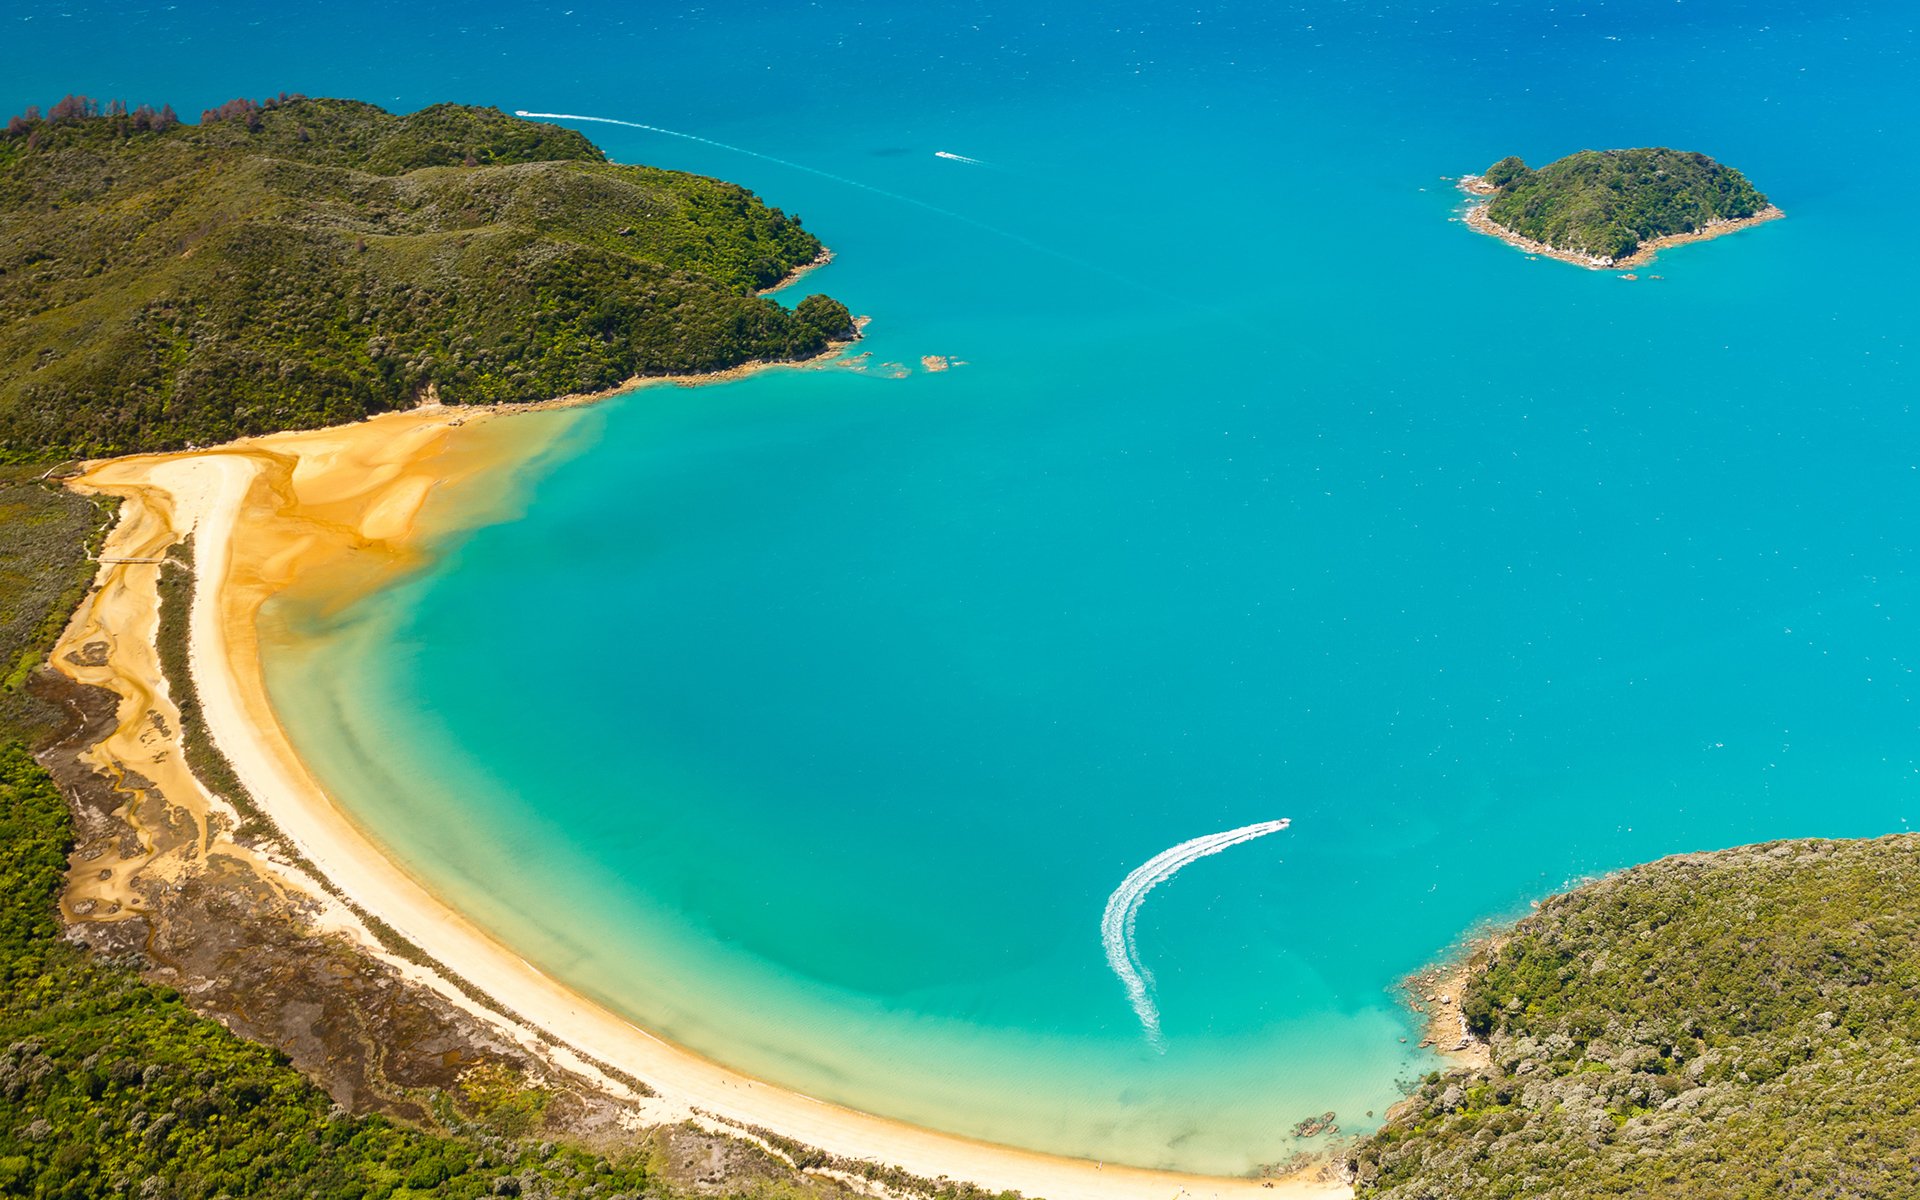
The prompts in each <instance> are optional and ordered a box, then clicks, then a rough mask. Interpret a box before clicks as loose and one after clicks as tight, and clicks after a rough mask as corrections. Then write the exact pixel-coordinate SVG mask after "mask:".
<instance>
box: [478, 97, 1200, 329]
mask: <svg viewBox="0 0 1920 1200" xmlns="http://www.w3.org/2000/svg"><path fill="white" fill-rule="evenodd" d="M513 115H514V116H516V117H526V118H530V119H538V120H543V121H592V122H595V123H597V124H600V125H624V126H626V127H627V128H628V129H644V130H646V131H647V132H648V133H658V134H663V135H665V136H667V137H673V138H680V139H681V140H683V141H688V142H698V143H699V144H700V145H702V146H712V147H713V148H714V149H716V150H726V151H729V152H731V153H733V154H744V155H746V156H747V157H748V158H757V159H760V160H761V161H762V162H770V163H773V164H774V165H776V166H781V167H786V168H788V169H790V170H794V171H804V172H805V173H807V174H808V175H817V176H819V177H820V178H822V179H830V180H832V181H833V182H835V183H838V184H841V185H843V186H845V187H850V188H858V189H860V190H861V191H863V192H872V193H873V194H874V195H876V196H885V197H886V198H887V199H889V200H896V201H898V202H900V203H901V204H911V205H913V206H914V207H915V208H922V209H925V210H926V211H928V212H930V213H934V214H937V215H939V216H942V217H946V218H947V219H948V220H950V221H958V222H960V223H961V224H963V225H971V226H972V227H973V228H975V229H978V230H980V231H982V232H984V233H990V234H993V235H994V236H995V237H1001V238H1005V239H1007V240H1008V241H1010V242H1014V243H1017V244H1019V245H1021V246H1025V247H1026V248H1027V249H1029V250H1033V251H1037V252H1038V253H1041V254H1044V255H1046V256H1047V257H1049V258H1055V259H1058V260H1060V261H1061V262H1064V263H1067V264H1069V265H1071V266H1075V267H1078V268H1079V269H1081V270H1083V271H1089V272H1091V273H1093V274H1095V275H1102V276H1105V277H1106V278H1108V279H1111V280H1113V281H1114V282H1115V283H1121V284H1125V285H1126V286H1128V287H1133V288H1139V289H1141V290H1142V291H1147V292H1152V293H1154V294H1155V295H1161V296H1168V295H1169V294H1168V293H1167V292H1165V291H1163V290H1162V289H1160V288H1157V287H1153V286H1151V285H1149V284H1145V283H1141V282H1140V281H1139V280H1137V279H1129V278H1128V277H1127V276H1125V275H1122V274H1120V273H1118V272H1116V271H1112V270H1109V269H1108V268H1106V267H1103V266H1101V265H1099V264H1098V263H1091V262H1088V261H1086V260H1085V259H1081V258H1075V257H1074V256H1073V255H1071V254H1065V253H1062V252H1061V251H1059V250H1055V249H1054V248H1053V247H1051V246H1045V245H1042V244H1041V243H1039V242H1036V241H1034V240H1033V239H1032V238H1028V237H1023V236H1021V235H1020V234H1017V233H1012V232H1009V231H1007V230H1005V229H1001V228H999V227H998V226H995V225H989V224H987V223H986V222H985V221H981V220H978V219H976V218H974V217H969V216H968V215H966V214H965V213H958V212H954V211H953V210H952V209H950V208H941V207H940V206H939V205H937V204H929V203H927V202H926V201H925V200H920V199H916V198H914V197H912V196H904V195H901V194H900V193H899V192H890V191H888V190H887V189H886V188H882V187H875V186H874V185H872V184H870V183H862V182H861V181H860V180H858V179H848V178H847V177H846V176H845V175H835V174H834V173H833V172H831V171H822V170H821V169H820V168H819V167H810V166H808V165H807V164H805V163H798V162H793V161H792V160H790V159H785V158H776V157H774V156H773V155H771V154H762V153H761V152H760V151H758V150H749V149H747V148H746V147H745V146H734V145H729V144H728V143H726V142H720V141H715V140H714V139H712V138H709V137H701V136H700V135H699V134H697V133H682V132H681V131H680V130H678V129H668V128H667V127H666V126H664V125H648V124H646V123H645V122H643V121H623V120H620V119H619V118H617V117H590V116H586V115H584V114H581V113H550V112H529V111H527V110H526V109H524V108H520V109H515V110H514V113H513ZM934 153H935V154H936V155H937V156H939V157H942V158H950V159H953V160H955V161H958V162H967V163H974V164H976V165H984V164H981V163H980V161H979V160H978V159H972V158H966V157H965V156H963V155H959V154H948V153H947V152H946V151H940V150H937V151H935V152H934ZM1169 298H1171V299H1175V300H1179V301H1180V303H1182V304H1191V303H1192V302H1191V301H1188V300H1184V299H1181V298H1180V297H1177V296H1170V297H1169Z"/></svg>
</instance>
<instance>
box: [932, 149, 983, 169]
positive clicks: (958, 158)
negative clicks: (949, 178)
mask: <svg viewBox="0 0 1920 1200" xmlns="http://www.w3.org/2000/svg"><path fill="white" fill-rule="evenodd" d="M933 156H934V157H935V158H945V159H951V160H952V161H954V162H963V163H969V164H971V165H973V166H976V167H983V166H985V165H986V164H985V163H983V162H981V161H980V160H979V159H977V158H968V157H967V156H966V155H964V154H955V153H953V152H952V151H951V150H935V151H934V152H933Z"/></svg>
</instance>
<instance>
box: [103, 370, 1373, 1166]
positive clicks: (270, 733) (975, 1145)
mask: <svg viewBox="0 0 1920 1200" xmlns="http://www.w3.org/2000/svg"><path fill="white" fill-rule="evenodd" d="M818 361H819V360H816V362H815V363H813V364H798V365H799V366H802V367H804V366H808V365H818ZM758 369H762V368H760V367H758V366H749V367H746V368H738V369H735V370H734V371H730V372H722V373H719V374H717V375H714V376H704V377H693V376H688V377H679V378H669V379H665V380H649V381H643V382H647V383H652V382H672V383H679V384H682V385H683V386H684V385H689V384H692V383H696V382H705V381H710V380H712V379H716V378H736V377H739V376H741V375H743V374H747V373H751V372H752V371H754V370H758ZM616 390H618V391H625V390H628V389H627V388H625V387H623V388H621V389H616ZM607 394H609V393H597V394H593V395H576V396H567V397H559V398H556V399H554V400H551V401H543V402H539V403H536V404H529V405H520V406H513V407H511V408H506V407H502V408H486V409H480V408H472V409H467V408H447V407H442V406H438V405H429V406H426V407H423V408H419V409H413V410H408V411H404V412H395V413H388V414H382V415H381V416H377V417H373V418H370V419H368V420H366V421H363V422H359V423H357V424H354V425H347V426H336V427H331V428H327V429H318V430H307V431H298V432H288V433H280V434H273V435H268V436H264V437H259V438H252V439H244V440H242V441H239V442H234V443H230V444H228V445H225V446H220V447H214V448H209V449H205V450H195V451H186V452H181V453H175V454H156V455H135V456H129V457H127V458H121V459H113V460H107V461H104V462H95V463H89V464H88V465H87V469H86V471H85V472H84V473H83V474H82V475H81V476H80V477H79V478H78V479H77V480H75V481H74V483H75V484H76V485H77V486H78V487H79V488H81V489H82V490H88V491H101V492H108V493H112V494H117V495H120V496H122V497H123V499H124V500H125V504H124V505H123V512H122V516H121V519H120V522H119V524H117V525H116V527H115V531H114V535H113V536H114V539H115V546H116V549H118V548H121V547H125V546H128V545H141V546H146V547H149V548H150V547H151V546H152V545H153V544H155V543H157V542H158V543H164V542H166V541H168V540H169V539H171V540H177V539H178V538H180V537H183V536H185V535H187V534H189V533H191V534H193V535H194V557H195V561H196V563H197V575H198V579H199V583H200V584H201V585H202V586H196V587H195V588H194V593H193V601H192V605H191V610H190V613H191V615H190V636H189V657H190V660H191V671H192V674H193V677H194V682H195V685H196V688H197V690H198V693H199V697H200V702H201V707H202V710H203V712H204V714H205V722H206V726H207V731H208V733H209V734H210V735H211V737H212V739H213V741H214V742H215V744H216V745H217V746H218V747H219V748H220V750H221V751H222V752H223V753H224V755H225V756H226V757H227V759H228V760H229V761H230V762H231V763H232V765H233V768H234V771H235V773H236V774H237V775H238V777H239V779H240V780H241V782H242V783H243V784H244V785H245V787H246V789H247V791H248V792H250V793H251V795H252V797H253V800H254V802H255V803H256V804H257V805H258V807H259V808H260V809H261V810H262V811H263V812H264V813H265V814H266V815H267V816H268V818H269V819H271V820H272V821H273V822H274V824H275V825H276V826H277V827H278V830H279V833H280V836H281V837H282V839H283V840H284V841H286V842H287V843H289V844H290V845H291V846H292V847H294V848H296V849H297V850H298V852H299V853H300V855H301V856H303V857H304V858H305V860H306V862H307V863H308V864H310V865H311V868H312V869H313V871H314V872H316V873H317V874H318V875H320V876H322V877H324V879H325V880H326V881H328V882H330V884H331V885H332V887H334V888H337V889H338V890H339V892H340V894H341V895H342V896H344V897H345V898H347V899H348V900H350V901H351V902H352V903H353V904H355V905H357V906H359V908H361V909H362V910H364V912H365V913H366V914H368V915H370V916H371V917H372V918H373V919H375V920H377V921H379V922H381V923H383V924H385V925H387V926H389V927H391V928H392V929H393V930H394V931H396V932H397V933H398V934H399V936H401V937H403V938H405V939H406V940H408V941H409V942H411V943H413V945H415V946H417V947H419V948H420V950H421V951H422V952H423V953H424V954H425V955H426V956H427V957H428V958H429V959H431V960H432V962H433V963H435V964H437V965H439V967H440V968H441V972H440V973H441V974H442V976H443V978H444V979H445V980H446V981H447V982H449V983H450V984H451V986H455V987H458V986H459V985H460V984H461V983H464V984H465V985H467V986H468V987H471V988H474V989H477V990H478V991H479V992H481V993H483V994H484V995H485V996H486V997H488V998H489V999H490V1000H492V1001H493V1002H494V1005H495V1006H497V1008H498V1009H499V1010H502V1011H503V1012H504V1013H505V1014H511V1017H510V1018H508V1019H511V1020H512V1021H513V1022H514V1023H516V1024H518V1025H520V1026H521V1027H523V1028H524V1029H525V1030H526V1031H527V1032H528V1033H529V1034H530V1035H531V1036H532V1037H534V1038H537V1039H539V1040H549V1039H550V1040H552V1041H556V1042H558V1043H559V1044H560V1046H561V1047H563V1048H564V1049H565V1050H567V1051H568V1052H570V1053H573V1054H577V1055H579V1056H582V1057H584V1058H586V1059H587V1060H588V1061H590V1062H597V1063H601V1064H606V1065H608V1066H610V1067H612V1068H614V1069H615V1070H617V1071H618V1072H624V1073H626V1074H628V1075H631V1076H633V1077H636V1078H637V1079H639V1080H642V1081H644V1083H645V1084H646V1085H647V1086H648V1087H650V1088H652V1089H653V1090H655V1091H656V1092H657V1093H658V1094H659V1095H658V1097H657V1099H656V1101H653V1102H650V1104H649V1107H650V1108H653V1109H655V1111H656V1113H657V1115H659V1116H660V1117H661V1118H662V1119H663V1120H686V1119H697V1118H700V1117H710V1118H713V1119H717V1120H718V1121H719V1122H720V1123H721V1124H722V1125H724V1126H726V1127H728V1128H729V1129H731V1130H732V1131H733V1132H735V1133H737V1134H738V1135H740V1136H743V1137H748V1138H750V1139H755V1140H764V1139H765V1137H766V1136H767V1135H768V1134H771V1135H774V1136H777V1137H780V1138H789V1139H792V1140H794V1141H797V1142H801V1143H805V1144H806V1145H808V1146H812V1147H817V1148H819V1149H821V1150H825V1151H827V1152H829V1153H832V1154H835V1155H838V1156H841V1157H843V1158H846V1159H854V1160H869V1161H872V1162H874V1163H877V1164H882V1165H884V1166H885V1167H889V1168H897V1169H899V1170H903V1171H906V1172H911V1173H912V1174H915V1175H919V1176H922V1177H924V1178H938V1177H942V1176H945V1177H949V1178H952V1179H960V1180H966V1181H969V1182H972V1183H975V1184H977V1185H980V1186H984V1187H988V1188H992V1189H995V1190H1000V1189H1016V1190H1019V1191H1022V1192H1025V1193H1027V1194H1029V1195H1034V1196H1046V1197H1048V1198H1049V1200H1079V1198H1082V1197H1084V1198H1086V1200H1093V1198H1095V1197H1140V1198H1141V1200H1149V1198H1152V1200H1164V1197H1166V1196H1169V1195H1173V1194H1176V1193H1178V1192H1185V1193H1186V1194H1188V1195H1190V1196H1194V1197H1202V1196H1216V1197H1217V1196H1239V1195H1251V1194H1253V1193H1254V1192H1255V1191H1256V1190H1258V1191H1259V1192H1261V1193H1263V1194H1266V1195H1270V1196H1278V1197H1299V1198H1307V1197H1344V1196H1348V1195H1350V1194H1351V1193H1350V1191H1349V1189H1348V1188H1347V1187H1346V1186H1345V1185H1344V1184H1340V1183H1336V1182H1334V1181H1332V1180H1330V1179H1329V1180H1322V1179H1309V1178H1301V1177H1293V1178H1288V1179H1281V1180H1260V1179H1252V1178H1226V1177H1209V1176H1196V1175H1183V1174H1178V1173H1172V1172H1162V1171H1154V1170H1146V1169H1139V1168H1126V1167H1118V1166H1105V1165H1100V1164H1095V1163H1092V1162H1087V1161H1082V1160H1076V1159H1068V1158H1060V1157H1055V1156H1049V1155H1046V1154H1041V1153H1037V1152H1032V1151H1025V1150H1018V1149H1014V1148H1010V1147H1002V1146H996V1145H990V1144H987V1143H981V1142H976V1141H972V1140H969V1139H966V1138H963V1137H958V1136H954V1135H948V1134H941V1133H936V1132H933V1131H930V1130H925V1129H920V1128H917V1127H914V1126H910V1125H906V1124H903V1123H900V1122H895V1121H890V1120H887V1119H885V1118H881V1117H876V1116H872V1115H868V1114H864V1113H859V1112H855V1111H853V1110H850V1109H846V1108H842V1107H840V1106H837V1105H833V1104H829V1103H826V1102H823V1101H819V1100H815V1099H813V1098H811V1097H808V1096H805V1095H803V1094H800V1093H797V1092H790V1091H786V1090H783V1089H780V1088H777V1087H774V1086H772V1085H769V1084H766V1083H764V1082H761V1081H759V1080H755V1079H751V1078H749V1077H747V1076H744V1075H741V1074H739V1073H736V1072H733V1071H730V1070H728V1069H726V1068H724V1067H721V1066H719V1065H718V1064H715V1063H712V1062H710V1061H708V1060H706V1059H704V1058H701V1057H700V1056H698V1055H695V1054H693V1053H692V1052H690V1051H686V1050H684V1049H681V1048H679V1047H676V1046H673V1045H671V1044H669V1043H667V1042H665V1041H664V1040H662V1039H660V1038H658V1037H656V1036H655V1035H653V1034H651V1033H648V1032H647V1031H645V1030H644V1029H641V1028H639V1027H638V1026H635V1025H633V1024H632V1023H631V1022H628V1021H627V1020H625V1019H624V1018H622V1017H619V1016H618V1015H617V1014H614V1013H612V1012H610V1011H608V1010H605V1009H603V1008H600V1007H599V1006H598V1005H595V1004H593V1003H592V1002H590V1001H587V1000H585V999H584V998H582V997H580V996H577V995H575V994H574V993H572V992H570V991H568V990H567V989H566V988H565V987H564V986H563V985H561V984H559V983H557V982H556V981H554V980H552V979H551V978H549V977H547V976H545V975H544V974H542V973H540V972H539V971H537V970H535V969H534V968H533V967H531V966H530V965H529V964H527V963H526V962H524V961H523V960H522V959H520V958H519V957H518V956H517V955H515V954H514V953H513V952H512V951H511V950H510V949H509V948H507V947H506V946H504V945H502V944H500V943H498V942H496V941H495V940H493V938H492V937H491V936H490V935H489V934H488V933H487V932H486V931H484V930H483V929H481V928H479V927H478V926H476V925H474V924H473V923H472V922H470V921H469V920H467V918H465V917H464V916H463V915H461V914H460V913H458V912H457V911H455V910H454V909H452V908H451V907H449V906H448V905H446V904H445V903H443V902H442V901H441V900H440V899H439V898H438V897H437V896H435V895H433V894H432V893H431V892H430V891H428V890H427V889H425V888H424V887H422V886H421V885H420V884H419V883H418V882H417V881H416V880H415V879H413V878H412V877H411V876H410V875H408V874H407V873H406V872H405V871H404V869H402V868H401V867H399V866H398V865H397V864H395V863H393V862H392V861H390V860H388V859H387V858H386V857H385V856H384V855H383V854H382V853H381V852H380V851H379V850H378V849H377V848H376V847H375V846H374V844H373V843H372V842H371V841H370V840H369V839H368V838H367V837H366V836H365V835H364V834H363V833H361V832H360V830H359V829H358V827H357V826H355V825H354V824H353V822H352V820H351V819H350V818H349V817H348V816H347V815H346V814H345V813H344V812H343V811H341V810H340V809H339V808H338V807H337V806H336V805H335V804H334V803H333V801H332V800H331V798H329V797H328V796H327V794H326V793H325V791H324V789H322V788H321V786H320V785H319V784H318V782H317V781H316V780H315V779H314V778H313V776H312V775H311V773H310V772H309V771H308V769H307V767H306V765H305V763H304V762H303V761H302V760H301V759H300V757H299V755H298V753H297V751H296V750H295V748H294V747H293V745H292V743H291V741H290V740H289V739H288V738H287V736H286V734H285V732H284V730H283V729H282V728H281V727H280V725H279V722H278V720H277V718H276V716H275V714H274V713H273V710H272V708H271V705H270V703H269V701H268V697H267V692H266V687H265V680H264V676H263V673H262V670H261V663H260V657H259V640H258V638H259V635H258V630H257V627H256V619H257V617H258V613H259V610H260V607H261V605H263V604H264V603H265V602H266V600H268V599H269V598H270V597H272V596H273V595H275V594H277V593H278V592H279V591H281V590H283V589H284V588H286V587H288V586H290V585H291V584H292V583H293V582H294V581H295V580H296V579H298V578H300V577H302V576H307V575H309V574H310V573H312V572H314V571H316V570H328V569H343V568H350V569H353V570H355V571H374V572H382V573H384V572H386V571H390V570H393V569H397V568H401V567H404V565H405V564H406V563H407V562H408V561H410V560H411V558H412V555H413V554H414V553H415V552H414V551H412V550H411V549H410V543H411V541H412V539H413V538H414V537H416V535H417V534H418V532H419V531H418V529H417V520H418V517H419V513H420V510H421V508H422V507H423V506H424V504H425V502H426V500H427V498H428V496H429V495H430V494H431V492H432V491H433V490H434V489H435V488H437V487H438V486H439V485H440V484H442V483H447V482H451V481H453V480H455V479H461V478H467V477H469V476H470V475H472V474H474V473H477V472H481V471H485V470H488V469H497V468H498V467H499V466H501V465H503V464H502V462H500V461H488V460H487V459H486V458H485V456H484V455H475V454H463V453H462V450H463V449H465V447H464V446H462V444H461V443H462V442H463V440H464V439H463V438H462V435H460V434H459V433H458V430H459V429H460V428H462V427H464V426H468V425H472V424H477V423H479V422H481V421H485V420H490V419H493V418H495V417H498V416H506V415H510V414H512V413H514V412H521V411H538V410H543V409H550V408H560V407H569V406H572V405H578V404H583V403H587V402H590V401H592V400H594V399H598V398H600V397H602V396H604V395H607ZM534 441H535V443H536V444H534V445H533V446H532V447H531V448H525V447H515V448H512V449H511V450H509V451H507V458H508V460H511V461H518V460H519V458H520V456H521V455H522V454H527V453H538V452H539V451H541V450H543V449H544V448H545V446H546V443H543V442H540V441H539V439H534ZM497 457H498V456H496V458H497ZM120 557H122V556H120V555H104V554H103V556H102V558H103V560H107V559H117V558H120ZM129 572H145V573H148V574H150V575H152V576H154V577H157V575H158V573H159V568H158V567H157V566H154V565H152V564H150V563H128V562H123V561H103V562H102V564H101V571H100V576H99V584H100V588H101V591H102V592H103V593H104V592H106V591H108V590H110V589H115V590H117V591H118V592H120V593H122V594H123V599H124V598H125V597H126V596H130V595H131V592H130V589H129V588H128V587H127V584H128V583H129V582H130V577H129V576H128V573H129ZM125 604H126V607H127V609H128V611H127V613H126V614H125V615H126V617H127V619H128V620H129V621H130V622H132V623H133V624H132V627H130V628H129V630H128V632H129V633H137V632H138V628H139V625H140V623H141V622H144V621H146V620H147V619H148V617H147V615H146V614H142V613H140V612H139V611H138V610H139V607H140V605H139V602H138V597H137V596H132V598H131V599H125ZM132 669H133V670H134V671H136V672H145V673H150V674H151V675H152V677H151V678H147V679H143V680H140V681H138V682H139V683H141V684H142V685H144V686H146V687H148V688H150V689H154V690H157V689H162V688H165V687H166V682H165V679H164V677H163V676H161V675H160V673H159V672H158V670H157V663H149V662H148V661H147V660H144V659H142V660H140V661H138V662H137V663H134V664H132ZM260 865H261V867H262V869H273V867H274V866H277V865H278V864H269V863H267V862H266V861H265V859H264V857H262V858H261V861H260ZM276 873H277V874H278V875H279V876H280V877H281V880H282V881H283V882H289V883H292V884H294V885H295V886H307V885H306V884H304V883H302V881H301V880H300V879H299V877H298V876H297V874H295V873H293V872H290V871H287V870H280V871H278V872H276ZM362 936H363V937H364V936H365V934H364V931H362ZM368 948H369V949H370V950H373V951H375V952H378V950H379V948H378V947H377V946H370V947H368Z"/></svg>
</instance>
